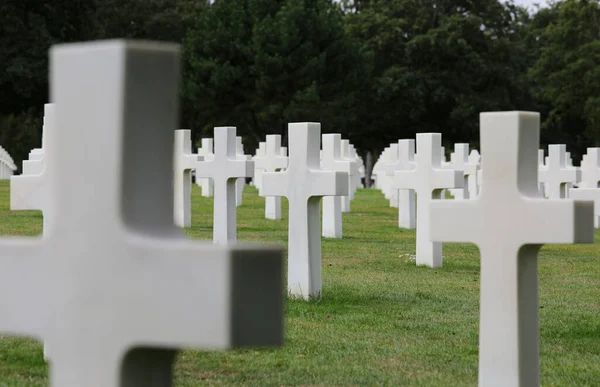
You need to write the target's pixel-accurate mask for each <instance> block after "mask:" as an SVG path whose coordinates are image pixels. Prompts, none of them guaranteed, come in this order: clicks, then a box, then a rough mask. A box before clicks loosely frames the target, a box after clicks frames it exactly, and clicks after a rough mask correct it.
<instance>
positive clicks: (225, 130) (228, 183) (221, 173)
mask: <svg viewBox="0 0 600 387" xmlns="http://www.w3.org/2000/svg"><path fill="white" fill-rule="evenodd" d="M214 140H215V152H214V157H213V159H212V160H211V161H202V162H199V163H198V166H197V167H196V177H201V178H202V177H209V178H211V179H212V181H213V185H214V213H213V240H214V242H215V243H217V244H221V245H224V244H227V243H235V241H236V237H235V234H236V213H235V211H236V202H235V195H236V193H235V190H236V188H235V182H236V180H237V179H238V178H240V177H252V174H253V173H254V162H253V161H252V160H240V159H238V156H237V151H236V139H235V128H234V127H220V128H215V135H214Z"/></svg>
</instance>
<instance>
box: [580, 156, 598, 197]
mask: <svg viewBox="0 0 600 387" xmlns="http://www.w3.org/2000/svg"><path fill="white" fill-rule="evenodd" d="M599 186H600V148H587V153H586V154H585V155H584V156H583V159H582V160H581V181H580V182H579V187H580V188H598V187H599Z"/></svg>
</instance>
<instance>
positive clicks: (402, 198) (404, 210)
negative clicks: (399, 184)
mask: <svg viewBox="0 0 600 387" xmlns="http://www.w3.org/2000/svg"><path fill="white" fill-rule="evenodd" d="M390 151H391V152H392V153H394V152H396V153H397V154H396V155H395V156H394V155H393V156H392V160H395V161H391V162H388V163H385V164H383V165H382V167H381V168H382V170H383V171H385V173H386V175H387V176H390V180H391V184H390V187H391V189H392V190H393V191H394V192H395V194H396V200H397V207H398V227H399V228H408V229H413V228H415V212H416V211H415V190H414V189H401V190H399V189H397V188H396V186H395V183H394V181H393V177H394V174H395V173H396V171H410V170H412V169H414V168H415V140H398V143H397V144H391V145H390ZM392 197H393V196H392Z"/></svg>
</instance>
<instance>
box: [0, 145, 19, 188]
mask: <svg viewBox="0 0 600 387" xmlns="http://www.w3.org/2000/svg"><path fill="white" fill-rule="evenodd" d="M16 170H17V166H16V165H15V162H14V160H13V158H12V157H11V155H10V154H9V153H8V152H7V151H6V149H4V148H3V147H1V146H0V180H9V179H10V178H11V176H12V175H13V173H14V171H16Z"/></svg>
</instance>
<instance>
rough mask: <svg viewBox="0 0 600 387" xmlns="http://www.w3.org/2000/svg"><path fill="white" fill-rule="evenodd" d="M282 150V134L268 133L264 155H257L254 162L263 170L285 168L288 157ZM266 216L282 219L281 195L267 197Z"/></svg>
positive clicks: (271, 170) (270, 170)
mask: <svg viewBox="0 0 600 387" xmlns="http://www.w3.org/2000/svg"><path fill="white" fill-rule="evenodd" d="M282 151H283V150H282V148H281V136H280V135H279V134H269V135H267V140H266V143H265V153H264V156H261V157H256V158H255V159H254V160H255V161H254V163H255V165H258V166H259V168H260V169H261V170H262V171H263V172H276V171H278V170H283V169H284V168H286V167H287V165H288V158H287V156H286V155H284V154H282ZM261 187H262V179H261ZM259 193H260V190H259ZM265 218H266V219H274V220H279V219H281V196H267V197H265Z"/></svg>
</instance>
